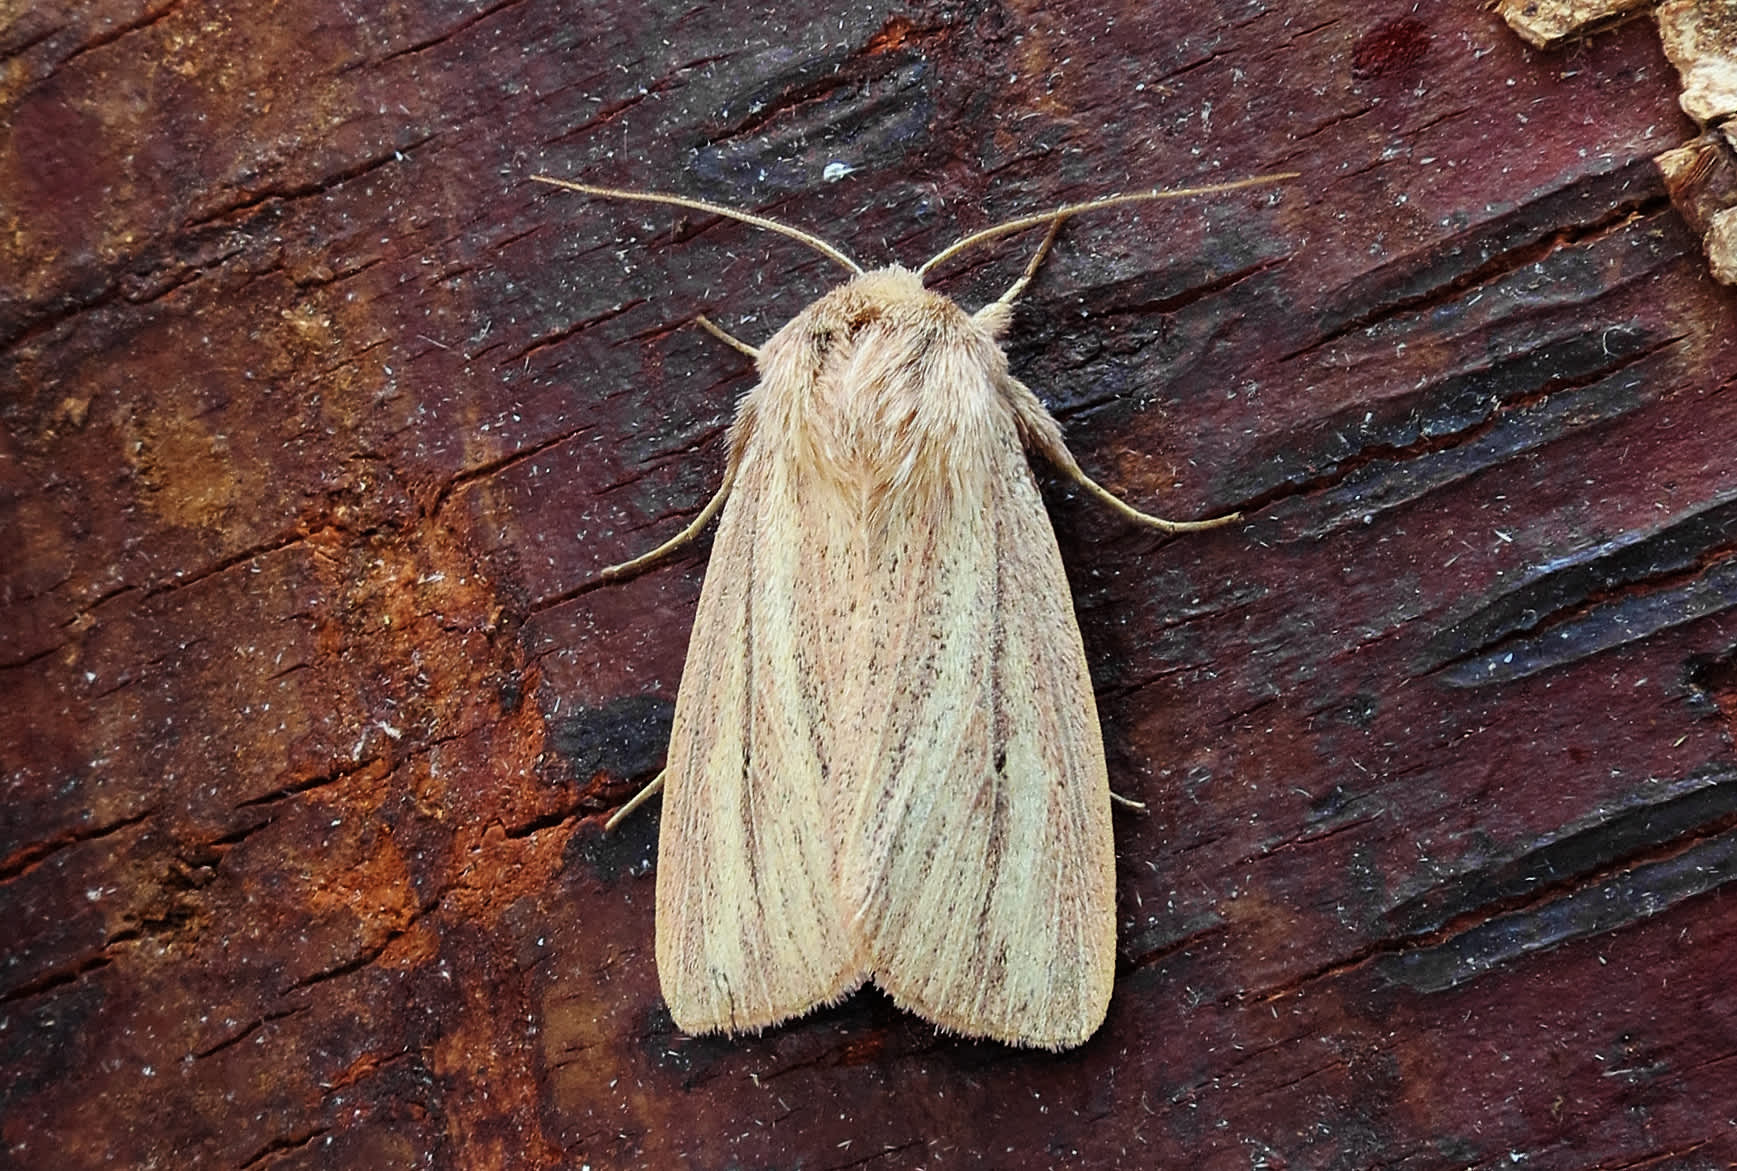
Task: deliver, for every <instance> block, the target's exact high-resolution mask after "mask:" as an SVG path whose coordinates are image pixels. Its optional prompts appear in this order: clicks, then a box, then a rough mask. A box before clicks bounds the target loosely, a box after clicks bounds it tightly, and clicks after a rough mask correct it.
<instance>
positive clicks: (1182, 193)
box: [917, 171, 1300, 296]
mask: <svg viewBox="0 0 1737 1171" xmlns="http://www.w3.org/2000/svg"><path fill="white" fill-rule="evenodd" d="M1299 174H1300V172H1298V171H1279V172H1277V173H1275V174H1271V175H1255V176H1253V177H1252V178H1248V179H1237V180H1235V181H1233V182H1230V183H1209V184H1207V185H1206V186H1204V187H1172V188H1169V189H1167V190H1161V191H1136V192H1134V193H1133V194H1131V195H1107V196H1105V197H1104V198H1102V199H1092V200H1088V201H1087V202H1085V203H1070V204H1066V205H1064V206H1062V207H1058V208H1056V209H1055V210H1054V211H1046V212H1040V213H1038V214H1037V215H1028V216H1020V217H1019V218H1018V219H1013V220H1008V221H1006V222H1005V223H999V224H996V225H995V226H994V227H991V228H984V229H983V230H982V231H981V232H973V233H971V234H970V235H969V236H966V237H965V238H964V239H963V240H958V241H955V242H954V243H952V244H949V245H947V247H945V248H943V249H941V251H939V252H937V253H935V255H933V256H931V257H929V259H927V260H925V261H924V262H923V264H922V267H920V268H918V269H917V279H918V280H922V279H923V277H924V276H925V275H927V273H928V272H929V270H930V269H932V268H934V267H935V266H936V265H938V264H940V263H942V262H943V261H946V260H951V259H952V258H953V257H955V256H957V255H959V253H961V252H963V251H965V250H966V249H967V248H975V247H976V246H977V245H979V244H981V243H983V242H984V241H985V240H993V239H995V238H996V237H997V236H1005V235H1008V234H1009V233H1012V232H1023V231H1025V229H1027V228H1035V227H1036V226H1037V225H1039V224H1046V223H1051V222H1054V223H1060V222H1061V221H1062V220H1065V219H1067V218H1068V217H1069V216H1075V215H1080V214H1082V213H1084V212H1088V211H1101V210H1103V209H1104V208H1109V207H1120V206H1121V205H1123V204H1125V203H1146V202H1148V201H1150V200H1154V199H1188V198H1191V197H1193V196H1196V195H1218V194H1221V193H1223V192H1226V191H1238V190H1241V189H1242V188H1244V187H1258V186H1261V185H1262V184H1265V183H1277V182H1280V181H1282V180H1285V179H1295V178H1297V177H1298V176H1299ZM1044 251H1047V249H1040V250H1039V255H1038V259H1039V260H1041V259H1043V256H1042V253H1043V252H1044ZM1017 284H1018V283H1017V282H1016V285H1017ZM1018 287H1019V288H1020V289H1021V290H1023V288H1024V286H1023V285H1018ZM1015 295H1016V296H1017V295H1018V294H1017V293H1016V294H1015Z"/></svg>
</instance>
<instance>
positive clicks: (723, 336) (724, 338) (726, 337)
mask: <svg viewBox="0 0 1737 1171" xmlns="http://www.w3.org/2000/svg"><path fill="white" fill-rule="evenodd" d="M694 324H695V325H697V326H699V327H700V328H701V329H703V330H705V331H706V332H707V333H709V334H711V335H712V336H713V337H715V338H717V339H718V340H719V341H721V342H723V343H724V344H725V345H726V346H729V347H730V348H731V349H732V350H738V351H740V352H742V353H744V354H747V355H748V356H749V357H750V358H752V359H754V360H755V361H756V362H758V361H759V360H760V348H759V347H758V346H751V345H749V344H748V343H747V342H745V341H743V340H742V339H741V338H739V337H737V336H736V335H735V334H733V333H731V332H730V331H729V330H727V329H721V328H719V327H718V326H717V325H716V324H714V323H713V322H712V319H711V318H709V317H707V316H706V315H705V314H704V313H702V314H700V315H699V316H698V317H696V318H694Z"/></svg>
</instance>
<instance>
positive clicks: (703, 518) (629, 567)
mask: <svg viewBox="0 0 1737 1171" xmlns="http://www.w3.org/2000/svg"><path fill="white" fill-rule="evenodd" d="M735 482H736V468H735V463H734V461H733V460H732V461H731V466H730V467H729V468H728V469H727V470H725V472H724V482H723V483H722V484H720V485H718V490H717V492H715V493H713V495H712V498H711V499H710V500H708V501H707V502H706V506H705V507H704V508H702V509H700V515H698V516H696V517H694V519H693V523H692V524H690V525H688V527H687V528H685V529H683V530H682V531H681V532H679V533H677V534H676V535H675V536H673V537H671V538H670V539H669V540H667V541H665V542H664V543H663V544H661V545H659V546H658V547H657V548H655V549H653V550H652V551H651V552H649V553H641V554H640V555H639V556H638V557H635V558H634V559H633V560H632V561H623V562H622V563H621V564H620V565H611V566H610V567H609V568H607V569H605V570H603V571H602V572H601V573H599V574H598V575H597V576H598V579H599V580H601V581H619V580H621V579H622V578H624V577H631V576H633V575H634V574H636V573H638V572H640V571H641V570H642V569H645V568H646V567H647V566H649V565H651V564H652V563H653V562H656V561H658V560H660V559H661V558H663V557H666V556H668V555H669V554H671V553H673V552H675V551H676V550H677V549H679V548H681V547H682V546H683V545H685V544H687V543H688V542H689V541H691V540H693V539H694V538H695V537H697V536H699V534H700V530H701V529H703V528H705V527H706V526H707V525H709V524H711V523H712V518H713V517H714V516H717V515H718V511H719V510H720V509H722V508H723V507H724V501H725V500H726V499H727V498H728V497H729V495H730V486H731V485H732V484H734V483H735Z"/></svg>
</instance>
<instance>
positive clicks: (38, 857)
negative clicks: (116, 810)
mask: <svg viewBox="0 0 1737 1171" xmlns="http://www.w3.org/2000/svg"><path fill="white" fill-rule="evenodd" d="M156 812H157V807H156V806H154V805H153V806H151V807H150V808H149V809H146V810H145V811H144V812H142V813H136V814H134V815H133V816H131V817H123V818H121V819H120V820H118V821H111V822H108V823H106V824H104V825H99V826H93V827H91V828H89V829H82V830H67V831H65V832H64V833H61V834H58V835H56V836H54V837H52V838H47V839H44V840H43V841H39V842H31V843H30V844H28V845H25V846H20V847H19V848H18V849H16V850H14V851H13V852H12V853H11V854H10V855H8V856H7V857H6V858H5V859H4V860H0V883H6V882H10V881H12V880H13V879H15V878H20V877H22V876H23V875H25V874H28V873H29V872H30V871H32V870H34V869H36V867H37V866H39V865H41V864H42V863H43V862H44V861H45V860H46V859H48V858H51V857H53V856H54V855H55V854H58V853H60V852H61V851H62V850H66V849H70V848H71V847H73V846H77V845H81V844H82V843H84V842H95V841H100V840H102V839H103V838H106V837H110V836H112V835H114V834H117V833H120V832H121V831H122V830H125V829H131V828H132V827H133V826H135V825H138V824H139V823H141V822H143V821H144V820H145V819H147V818H149V817H151V816H153V815H154V814H155V813H156Z"/></svg>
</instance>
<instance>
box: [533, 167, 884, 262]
mask: <svg viewBox="0 0 1737 1171" xmlns="http://www.w3.org/2000/svg"><path fill="white" fill-rule="evenodd" d="M531 179H532V180H533V181H535V182H537V183H547V184H549V185H550V186H551V187H565V188H566V189H567V190H569V191H577V192H579V193H580V194H581V195H595V196H597V197H598V198H599V199H626V200H631V201H637V202H639V203H667V204H670V205H671V206H673V207H685V208H689V209H691V210H693V211H703V212H706V213H707V214H709V215H719V216H723V217H724V218H725V219H731V220H739V221H741V222H742V223H744V224H751V225H752V226H754V227H756V228H765V229H766V230H767V231H769V232H777V233H778V234H779V235H780V236H788V237H789V238H790V239H792V240H795V241H796V242H797V243H799V244H806V245H808V246H809V247H810V248H812V249H814V250H815V251H816V252H819V253H821V254H822V255H824V256H827V257H830V258H831V259H832V260H835V261H837V262H838V263H839V264H841V265H843V266H844V267H845V268H846V269H848V270H849V271H850V272H851V273H853V274H859V273H861V272H862V265H860V264H858V263H857V262H856V261H854V260H852V259H851V258H850V257H848V256H846V255H845V254H844V253H842V252H840V251H839V250H838V249H836V248H834V247H833V246H832V245H831V244H828V243H827V242H826V241H825V240H822V239H821V238H820V237H819V236H811V235H809V234H808V233H807V232H804V231H803V230H802V229H801V228H793V227H791V226H790V225H789V224H781V223H779V222H778V221H777V220H771V219H767V218H766V217H765V216H759V215H755V214H754V213H753V212H750V211H737V210H736V209H735V208H733V207H723V206H720V205H719V204H716V203H707V202H705V201H704V200H701V199H689V198H688V197H687V196H685V195H668V194H666V193H664V192H662V191H632V190H629V189H628V188H625V187H593V186H592V185H590V184H589V183H573V182H569V181H568V180H566V179H556V178H554V177H553V176H550V175H532V176H531Z"/></svg>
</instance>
